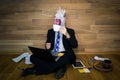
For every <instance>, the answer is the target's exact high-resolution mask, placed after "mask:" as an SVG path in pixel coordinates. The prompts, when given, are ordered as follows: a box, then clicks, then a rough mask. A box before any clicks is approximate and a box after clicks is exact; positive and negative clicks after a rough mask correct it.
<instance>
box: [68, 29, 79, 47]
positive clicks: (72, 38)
mask: <svg viewBox="0 0 120 80" xmlns="http://www.w3.org/2000/svg"><path fill="white" fill-rule="evenodd" d="M68 33H69V34H70V38H69V39H68V38H66V39H67V40H68V42H69V44H70V45H71V47H72V48H77V47H78V42H77V39H76V37H75V32H74V30H73V29H70V30H69V29H68Z"/></svg>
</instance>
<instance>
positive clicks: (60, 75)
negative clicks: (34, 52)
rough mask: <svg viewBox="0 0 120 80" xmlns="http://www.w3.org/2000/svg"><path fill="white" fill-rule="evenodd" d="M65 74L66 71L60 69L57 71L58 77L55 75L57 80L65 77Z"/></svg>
mask: <svg viewBox="0 0 120 80" xmlns="http://www.w3.org/2000/svg"><path fill="white" fill-rule="evenodd" d="M65 72H66V70H64V69H59V70H58V71H57V73H56V75H55V77H56V79H60V78H62V77H63V76H64V74H65Z"/></svg>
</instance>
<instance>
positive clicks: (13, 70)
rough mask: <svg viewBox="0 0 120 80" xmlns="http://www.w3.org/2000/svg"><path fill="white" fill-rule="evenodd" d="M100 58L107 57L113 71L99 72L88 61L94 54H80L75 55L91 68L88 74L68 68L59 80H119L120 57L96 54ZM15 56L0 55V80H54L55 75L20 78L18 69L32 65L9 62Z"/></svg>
mask: <svg viewBox="0 0 120 80" xmlns="http://www.w3.org/2000/svg"><path fill="white" fill-rule="evenodd" d="M96 55H97V56H101V57H108V58H110V59H111V60H112V65H113V70H112V71H111V72H100V71H97V70H95V69H94V68H93V67H92V64H91V63H89V60H90V59H91V58H93V57H94V56H95V54H89V55H88V54H82V55H77V58H78V59H81V60H82V61H83V63H84V64H85V65H86V67H92V70H91V72H90V73H79V71H78V70H77V69H73V68H72V66H70V65H69V66H68V70H67V72H66V73H65V76H64V77H63V78H62V79H61V80H119V76H120V63H119V61H120V55H119V54H96ZM16 56H17V55H16V54H15V55H13V54H0V80H56V79H55V77H54V76H55V73H51V74H48V75H39V76H35V75H30V76H27V77H21V76H20V75H21V72H22V71H21V70H20V69H18V68H19V67H20V68H26V67H31V66H32V65H26V64H24V60H22V61H21V62H19V63H14V62H12V61H11V59H12V58H13V57H16Z"/></svg>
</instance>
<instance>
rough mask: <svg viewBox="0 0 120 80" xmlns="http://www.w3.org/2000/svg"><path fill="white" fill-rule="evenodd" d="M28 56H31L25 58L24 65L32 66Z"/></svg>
mask: <svg viewBox="0 0 120 80" xmlns="http://www.w3.org/2000/svg"><path fill="white" fill-rule="evenodd" d="M30 56H31V54H29V55H28V56H26V57H25V64H32V62H31V61H30Z"/></svg>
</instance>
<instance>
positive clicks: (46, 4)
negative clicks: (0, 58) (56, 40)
mask: <svg viewBox="0 0 120 80" xmlns="http://www.w3.org/2000/svg"><path fill="white" fill-rule="evenodd" d="M59 7H61V8H64V9H65V10H66V26H67V27H69V28H73V29H74V30H75V33H76V34H75V35H76V37H77V40H78V44H79V47H78V50H77V51H78V52H76V53H80V52H101V51H102V52H103V51H108V52H109V51H120V46H119V45H120V36H119V35H120V1H119V0H109V1H108V0H32V1H29V0H20V1H19V0H1V1H0V51H2V52H4V51H10V52H16V51H17V52H21V51H22V52H23V50H24V49H25V50H26V48H27V46H28V45H31V46H38V47H42V48H44V42H45V41H46V34H47V30H48V29H50V28H52V25H53V23H54V15H55V13H56V10H57V9H58V8H59ZM3 41H5V42H3ZM7 41H8V42H7ZM19 41H20V42H19ZM35 41H36V42H35ZM10 46H11V47H10ZM15 46H16V47H15ZM12 47H14V49H13V48H12Z"/></svg>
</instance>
